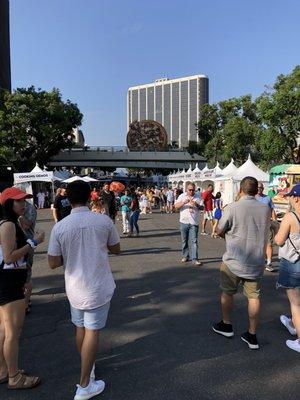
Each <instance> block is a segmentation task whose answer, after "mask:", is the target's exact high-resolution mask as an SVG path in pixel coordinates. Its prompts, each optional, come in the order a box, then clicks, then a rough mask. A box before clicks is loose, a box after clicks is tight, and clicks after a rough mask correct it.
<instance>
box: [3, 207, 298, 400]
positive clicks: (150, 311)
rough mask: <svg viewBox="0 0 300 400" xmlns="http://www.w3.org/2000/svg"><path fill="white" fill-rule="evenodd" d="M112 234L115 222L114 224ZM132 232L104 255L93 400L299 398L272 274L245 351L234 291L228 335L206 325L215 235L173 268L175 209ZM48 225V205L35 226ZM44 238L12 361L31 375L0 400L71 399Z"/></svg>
mask: <svg viewBox="0 0 300 400" xmlns="http://www.w3.org/2000/svg"><path fill="white" fill-rule="evenodd" d="M117 225H118V229H119V231H121V223H120V222H118V223H117ZM140 226H141V230H142V233H141V236H140V237H139V238H122V240H121V245H122V249H123V252H122V255H120V256H111V257H110V263H111V266H112V269H113V272H114V276H115V279H116V283H117V290H116V292H115V296H114V298H113V300H112V304H111V312H110V316H109V321H108V325H107V328H106V329H105V330H104V331H103V334H102V340H101V351H100V352H99V356H98V358H97V364H96V375H97V376H98V377H99V378H102V379H104V380H105V381H106V385H107V386H106V390H105V391H104V392H103V394H102V395H100V396H99V397H97V398H99V399H100V398H102V399H103V400H127V399H128V400H129V399H130V400H140V399H143V400H150V399H151V400H208V399H209V400H211V399H213V400H219V399H220V400H223V399H230V400H231V399H232V400H240V399H243V400H247V399H249V400H268V399H272V400H277V399H278V400H279V399H280V400H282V399H285V400H287V399H291V400H298V399H300V355H299V354H298V353H295V352H293V351H292V350H289V349H288V348H287V347H286V345H285V340H286V339H289V338H290V335H289V333H288V332H287V331H286V330H285V329H284V327H283V326H282V325H281V324H280V322H279V315H280V314H282V313H287V312H288V311H289V309H288V302H287V300H286V296H285V293H284V292H283V291H276V290H275V282H276V274H271V273H266V274H265V277H264V289H263V297H262V300H263V308H262V315H261V325H260V328H259V332H258V338H259V341H260V344H261V349H260V350H258V351H250V350H249V349H248V347H247V345H246V344H245V343H243V342H242V341H241V340H240V333H242V332H244V331H245V329H246V328H247V314H246V301H245V299H244V297H243V295H242V294H239V295H237V296H236V302H235V314H234V318H233V324H234V328H235V333H236V335H235V337H234V338H233V339H226V338H224V337H222V336H219V335H217V334H215V333H213V332H212V330H211V324H212V322H216V321H219V320H220V311H219V303H218V296H219V290H218V267H219V265H220V260H221V255H222V253H223V249H224V243H223V240H221V239H211V238H210V237H202V236H200V254H201V259H202V260H203V261H204V266H203V267H193V266H191V265H189V264H187V265H182V264H180V263H179V261H178V260H179V259H180V252H179V248H180V235H179V231H178V214H177V215H161V214H158V213H153V214H151V215H147V216H143V218H142V220H141V221H140ZM51 227H52V220H51V215H50V212H49V210H42V211H40V212H39V221H38V226H37V228H40V229H44V230H45V231H46V236H47V240H48V238H49V232H50V230H51ZM47 240H46V243H45V245H43V246H42V247H39V249H38V251H37V254H36V256H35V266H34V292H33V296H32V304H33V307H32V313H31V314H30V315H29V316H28V317H27V318H26V322H25V326H24V330H23V334H22V339H21V351H20V358H21V367H22V368H24V369H25V370H26V371H28V372H32V373H35V374H39V376H40V377H41V378H42V385H41V386H40V387H38V388H36V389H33V390H27V391H19V392H17V391H8V390H7V389H6V388H5V385H1V386H0V399H1V400H29V399H30V400H50V399H51V400H67V399H73V396H74V391H75V384H76V383H77V382H78V379H79V368H80V361H79V357H78V355H77V353H76V350H75V343H74V335H73V333H74V329H73V327H72V325H71V323H70V320H69V309H68V302H67V300H66V296H65V293H64V281H63V275H62V271H61V270H54V271H51V270H50V269H48V266H47V262H46V249H47Z"/></svg>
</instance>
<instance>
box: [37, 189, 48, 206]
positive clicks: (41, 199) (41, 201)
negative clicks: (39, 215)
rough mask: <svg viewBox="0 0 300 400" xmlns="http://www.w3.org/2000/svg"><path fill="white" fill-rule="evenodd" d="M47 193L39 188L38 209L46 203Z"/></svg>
mask: <svg viewBox="0 0 300 400" xmlns="http://www.w3.org/2000/svg"><path fill="white" fill-rule="evenodd" d="M45 197H46V195H45V193H44V192H43V191H42V189H41V190H39V192H38V194H37V200H38V209H41V208H44V204H45Z"/></svg>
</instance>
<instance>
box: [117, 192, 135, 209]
mask: <svg viewBox="0 0 300 400" xmlns="http://www.w3.org/2000/svg"><path fill="white" fill-rule="evenodd" d="M131 202H132V197H131V196H125V194H124V196H122V197H121V198H120V203H121V211H126V212H129V211H130V204H131Z"/></svg>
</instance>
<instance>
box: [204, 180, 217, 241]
mask: <svg viewBox="0 0 300 400" xmlns="http://www.w3.org/2000/svg"><path fill="white" fill-rule="evenodd" d="M213 190H214V186H213V185H212V184H209V185H208V186H207V189H206V190H205V191H204V192H202V193H201V197H202V200H203V204H204V214H203V220H202V229H201V235H207V232H206V231H205V228H206V223H207V221H210V223H211V227H212V229H213V198H214V196H213Z"/></svg>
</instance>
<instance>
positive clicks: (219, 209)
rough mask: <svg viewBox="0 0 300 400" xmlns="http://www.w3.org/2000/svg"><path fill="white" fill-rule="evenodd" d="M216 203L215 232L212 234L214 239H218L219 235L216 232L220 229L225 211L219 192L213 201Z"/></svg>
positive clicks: (214, 213)
mask: <svg viewBox="0 0 300 400" xmlns="http://www.w3.org/2000/svg"><path fill="white" fill-rule="evenodd" d="M213 202H214V211H213V217H214V219H213V230H212V233H211V237H212V238H217V237H218V235H217V233H216V230H217V228H218V224H219V221H220V219H221V217H222V209H223V202H222V198H221V192H217V193H216V196H215V198H214V200H213Z"/></svg>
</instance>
